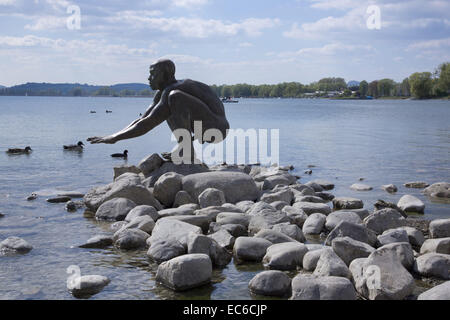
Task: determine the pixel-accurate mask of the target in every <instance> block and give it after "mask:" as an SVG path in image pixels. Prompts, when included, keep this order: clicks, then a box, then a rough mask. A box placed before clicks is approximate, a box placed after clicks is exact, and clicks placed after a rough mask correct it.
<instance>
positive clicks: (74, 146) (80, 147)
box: [63, 141, 84, 151]
mask: <svg viewBox="0 0 450 320" xmlns="http://www.w3.org/2000/svg"><path fill="white" fill-rule="evenodd" d="M83 146H84V143H83V142H81V141H78V143H77V144H70V145H68V146H63V148H64V150H76V151H82V150H83Z"/></svg>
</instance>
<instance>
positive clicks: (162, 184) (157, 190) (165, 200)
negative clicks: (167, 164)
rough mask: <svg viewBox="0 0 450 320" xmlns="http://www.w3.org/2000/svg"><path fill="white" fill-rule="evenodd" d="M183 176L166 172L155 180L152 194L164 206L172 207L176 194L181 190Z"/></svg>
mask: <svg viewBox="0 0 450 320" xmlns="http://www.w3.org/2000/svg"><path fill="white" fill-rule="evenodd" d="M182 179H183V176H182V175H181V174H178V173H175V172H167V173H165V174H163V175H162V176H161V177H159V179H158V180H157V181H156V183H155V186H154V189H153V195H154V196H155V198H156V199H158V200H159V202H161V203H162V204H163V205H164V206H166V207H172V205H173V203H174V201H175V196H176V194H177V193H178V192H179V191H181V180H182Z"/></svg>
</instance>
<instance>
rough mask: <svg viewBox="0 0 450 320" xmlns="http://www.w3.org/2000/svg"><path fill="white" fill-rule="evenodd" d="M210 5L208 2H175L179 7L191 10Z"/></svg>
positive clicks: (174, 0)
mask: <svg viewBox="0 0 450 320" xmlns="http://www.w3.org/2000/svg"><path fill="white" fill-rule="evenodd" d="M207 3H208V0H173V4H174V5H175V6H177V7H184V8H191V7H196V6H202V5H205V4H207Z"/></svg>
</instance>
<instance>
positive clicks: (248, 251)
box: [233, 237, 272, 262]
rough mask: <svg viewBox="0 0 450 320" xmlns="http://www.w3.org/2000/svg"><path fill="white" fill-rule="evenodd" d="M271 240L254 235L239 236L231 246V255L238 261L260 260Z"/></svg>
mask: <svg viewBox="0 0 450 320" xmlns="http://www.w3.org/2000/svg"><path fill="white" fill-rule="evenodd" d="M271 245H272V242H270V241H268V240H266V239H262V238H254V237H239V238H237V239H236V242H235V243H234V247H233V255H234V256H235V258H236V259H237V260H238V261H255V262H260V261H261V260H262V258H263V257H264V256H265V254H266V251H267V248H268V247H270V246H271Z"/></svg>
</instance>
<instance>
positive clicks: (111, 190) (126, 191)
mask: <svg viewBox="0 0 450 320" xmlns="http://www.w3.org/2000/svg"><path fill="white" fill-rule="evenodd" d="M115 198H126V199H129V200H131V201H133V202H134V203H135V204H136V205H149V206H152V207H154V208H155V209H156V210H161V209H162V206H161V204H160V203H159V201H157V200H156V199H155V198H154V197H153V194H152V193H151V192H150V190H149V189H147V188H146V187H145V186H144V185H143V184H142V181H141V178H140V177H139V176H138V175H137V174H134V173H125V174H123V175H121V176H120V177H118V178H117V179H116V181H114V182H113V183H111V184H108V185H106V186H101V187H97V188H93V189H92V190H90V191H89V192H88V193H87V194H86V195H85V196H84V198H83V200H84V203H85V204H86V207H88V208H89V209H90V210H91V211H94V212H95V211H96V210H97V209H98V208H99V207H100V206H101V205H102V204H103V203H105V202H106V201H108V200H111V199H115Z"/></svg>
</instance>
